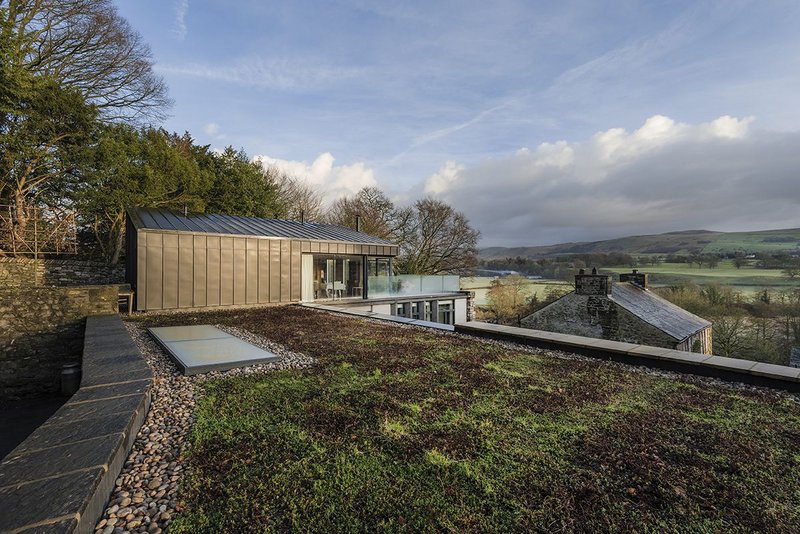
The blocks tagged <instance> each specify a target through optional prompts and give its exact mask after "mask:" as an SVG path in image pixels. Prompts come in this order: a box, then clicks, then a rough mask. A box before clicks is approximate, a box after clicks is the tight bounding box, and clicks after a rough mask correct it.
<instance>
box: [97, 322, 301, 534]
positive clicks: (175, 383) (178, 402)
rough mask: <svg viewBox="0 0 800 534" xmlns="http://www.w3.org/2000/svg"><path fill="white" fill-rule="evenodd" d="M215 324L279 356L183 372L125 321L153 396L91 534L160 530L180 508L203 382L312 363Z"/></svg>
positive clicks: (156, 533)
mask: <svg viewBox="0 0 800 534" xmlns="http://www.w3.org/2000/svg"><path fill="white" fill-rule="evenodd" d="M215 326H217V327H218V328H220V329H221V330H224V331H225V332H228V333H229V334H233V335H235V336H237V337H239V338H241V339H243V340H245V341H247V342H249V343H252V344H254V345H257V346H259V347H261V348H263V349H265V350H268V351H270V352H272V353H274V354H276V355H278V356H281V359H280V360H276V361H273V362H270V363H267V364H261V365H253V366H250V367H243V368H240V369H231V370H230V371H214V372H211V373H206V374H203V375H195V376H191V377H188V376H183V375H182V374H180V372H179V371H178V370H177V368H176V367H175V364H173V363H172V361H171V360H170V359H169V358H168V357H167V356H166V355H165V354H164V352H163V351H162V350H161V347H160V346H159V345H158V344H157V343H156V342H155V341H154V340H153V339H152V338H151V337H150V334H149V333H147V330H146V329H145V328H144V327H142V326H140V325H139V324H137V323H131V322H126V323H125V327H126V328H127V329H128V333H129V334H130V335H131V338H133V340H134V341H135V342H136V344H137V345H138V347H139V350H140V351H141V353H142V355H143V356H144V357H145V359H146V360H147V363H148V364H149V365H150V368H151V369H152V371H153V388H152V390H151V392H152V399H151V403H150V411H149V412H148V414H147V418H146V419H145V422H144V424H143V425H142V427H141V429H140V430H139V433H138V434H137V436H136V440H135V441H134V444H133V447H132V449H131V452H130V454H129V455H128V458H127V459H126V461H125V463H124V465H123V467H122V472H121V473H120V474H119V476H118V477H117V480H116V482H115V487H114V490H113V492H112V494H111V497H110V498H109V501H108V507H107V508H106V510H105V511H104V513H103V515H102V517H101V518H100V520H99V521H98V522H97V525H96V526H95V533H96V534H112V533H114V534H122V533H129V532H142V533H151V534H161V533H162V532H163V531H164V530H165V529H166V528H167V525H168V524H169V523H170V522H171V521H172V520H173V519H174V517H175V515H176V514H177V513H179V512H180V510H182V509H183V503H182V501H181V499H180V482H181V479H182V477H183V471H184V470H183V465H182V462H183V460H184V450H185V447H186V444H187V442H186V438H187V436H188V433H189V431H190V430H191V427H192V424H193V423H194V419H195V415H194V407H195V403H196V402H197V400H198V399H199V398H200V397H201V396H202V394H203V382H205V381H208V380H218V379H220V378H227V377H231V376H247V375H256V374H264V373H268V372H271V371H275V370H279V369H300V368H304V367H308V366H310V365H313V364H314V359H313V358H310V357H308V356H305V355H303V354H298V353H295V352H292V351H290V350H288V349H287V348H286V347H284V346H283V345H280V344H278V343H275V342H272V341H269V340H266V339H263V338H262V337H260V336H257V335H255V334H253V333H251V332H248V331H246V330H242V329H240V328H235V327H231V326H226V325H215Z"/></svg>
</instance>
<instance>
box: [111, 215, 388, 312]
mask: <svg viewBox="0 0 800 534" xmlns="http://www.w3.org/2000/svg"><path fill="white" fill-rule="evenodd" d="M138 211H139V212H140V211H141V210H138ZM149 211H150V212H158V210H149ZM129 215H130V221H129V222H130V224H129V225H128V240H129V243H128V246H127V249H126V250H127V252H128V253H129V254H130V255H131V256H130V257H129V258H127V262H126V266H127V273H126V278H127V280H128V282H129V283H131V285H133V286H134V290H135V292H136V293H135V294H136V309H137V310H162V309H172V308H200V307H216V306H233V305H247V304H268V303H283V302H296V301H299V300H300V288H301V254H302V253H304V252H306V253H318V254H353V255H363V256H395V255H397V252H398V248H397V246H395V245H389V244H370V243H354V242H333V241H325V240H318V239H316V240H312V239H291V238H285V237H283V236H272V235H268V234H264V235H258V236H256V235H252V236H251V235H250V234H246V235H241V234H240V235H230V234H228V235H224V234H214V233H212V232H204V231H201V230H194V231H191V230H183V231H181V230H177V231H176V230H169V229H161V228H159V229H148V228H141V227H139V226H138V225H137V220H136V215H137V212H133V213H132V212H131V211H130V210H129ZM172 215H173V216H174V214H172ZM176 217H177V216H176ZM237 219H246V218H244V217H238V218H237ZM265 220H266V221H268V220H267V219H259V221H265ZM280 222H286V221H280ZM353 233H354V234H357V236H358V238H359V239H360V237H361V236H363V235H365V234H362V233H360V232H353ZM370 237H371V236H370ZM381 243H385V242H383V241H382V242H381Z"/></svg>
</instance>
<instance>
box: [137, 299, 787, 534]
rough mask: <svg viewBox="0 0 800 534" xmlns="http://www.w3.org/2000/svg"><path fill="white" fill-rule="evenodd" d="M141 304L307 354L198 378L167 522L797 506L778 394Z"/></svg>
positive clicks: (777, 518)
mask: <svg viewBox="0 0 800 534" xmlns="http://www.w3.org/2000/svg"><path fill="white" fill-rule="evenodd" d="M158 319H159V320H162V319H163V320H164V321H166V322H173V324H187V323H191V322H192V321H202V322H204V323H215V322H220V323H228V324H235V325H237V326H239V327H243V328H247V329H249V330H251V331H253V332H256V333H258V334H260V335H263V336H265V337H267V338H270V339H273V340H275V341H277V342H280V343H284V344H286V345H287V346H289V347H290V348H291V349H293V350H297V351H301V352H304V353H306V354H309V355H311V356H314V357H315V358H317V360H318V365H316V366H315V367H313V368H312V369H308V370H295V371H281V372H276V373H271V374H268V375H264V376H251V377H244V378H235V379H226V380H220V381H215V382H209V383H207V385H206V391H207V394H206V396H205V397H204V398H203V399H202V400H201V401H200V402H199V403H198V408H197V410H198V411H197V415H198V418H197V423H196V424H195V426H194V428H193V431H192V435H191V446H190V449H189V457H188V458H189V465H188V474H187V478H186V479H185V480H184V482H183V487H182V491H183V495H184V497H185V499H186V506H187V508H186V511H185V512H184V513H182V514H181V515H179V516H178V518H177V519H176V521H175V522H174V523H173V524H172V525H171V527H170V530H171V531H174V532H243V531H244V532H246V531H266V532H271V531H286V530H300V531H307V532H331V531H347V532H366V531H376V530H381V531H383V530H386V531H441V530H444V531H458V532H462V531H463V532H478V531H480V532H484V531H520V530H534V531H558V530H561V531H627V530H630V529H631V528H633V527H632V526H633V525H635V526H636V527H635V528H636V529H637V530H639V531H642V532H648V531H649V532H715V531H725V532H736V531H753V530H755V531H791V530H792V528H794V527H795V526H796V525H797V524H800V492H799V491H798V490H797V488H798V487H800V407H798V405H797V404H796V403H792V402H790V401H783V400H780V399H777V398H775V397H771V396H769V395H766V394H757V393H745V392H736V391H734V390H729V389H722V388H716V387H710V386H709V387H701V386H697V385H694V384H690V383H686V382H682V381H679V380H668V379H663V378H658V377H655V376H651V375H644V374H641V373H635V374H634V373H629V372H626V371H624V370H622V369H620V368H618V367H613V366H608V365H605V364H603V363H602V362H593V361H581V360H568V359H556V358H552V357H548V356H545V355H543V354H531V353H529V352H515V351H513V350H509V349H506V348H503V347H500V346H499V345H496V344H490V343H484V342H481V341H477V340H473V339H468V338H464V337H460V336H454V335H440V334H431V333H428V332H424V331H421V330H412V329H406V328H398V327H395V326H392V325H388V324H387V325H382V324H380V323H375V322H365V321H362V320H358V319H352V318H346V317H341V316H334V315H329V314H322V313H318V312H313V311H310V310H306V309H302V308H295V307H284V308H275V309H267V310H260V311H259V312H258V313H254V312H242V311H235V312H233V311H232V312H214V313H213V314H203V315H202V316H201V315H199V314H198V315H195V316H191V315H186V316H172V315H170V316H163V317H159V318H158ZM148 320H150V319H149V318H148ZM298 331H300V332H304V333H303V334H302V335H299V334H298ZM311 332H313V335H312V334H311ZM370 340H371V341H370ZM334 348H335V350H332V349H334Z"/></svg>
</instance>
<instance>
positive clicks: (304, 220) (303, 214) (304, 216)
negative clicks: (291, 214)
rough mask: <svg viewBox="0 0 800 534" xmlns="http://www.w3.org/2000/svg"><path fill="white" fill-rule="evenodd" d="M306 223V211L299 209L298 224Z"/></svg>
mask: <svg viewBox="0 0 800 534" xmlns="http://www.w3.org/2000/svg"><path fill="white" fill-rule="evenodd" d="M305 223H306V212H305V210H300V224H305Z"/></svg>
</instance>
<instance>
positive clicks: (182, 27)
mask: <svg viewBox="0 0 800 534" xmlns="http://www.w3.org/2000/svg"><path fill="white" fill-rule="evenodd" d="M188 11H189V0H177V2H175V26H174V28H173V29H172V33H173V34H175V37H177V38H178V40H179V41H183V40H184V39H186V34H187V32H188V28H187V27H186V13H187V12H188Z"/></svg>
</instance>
